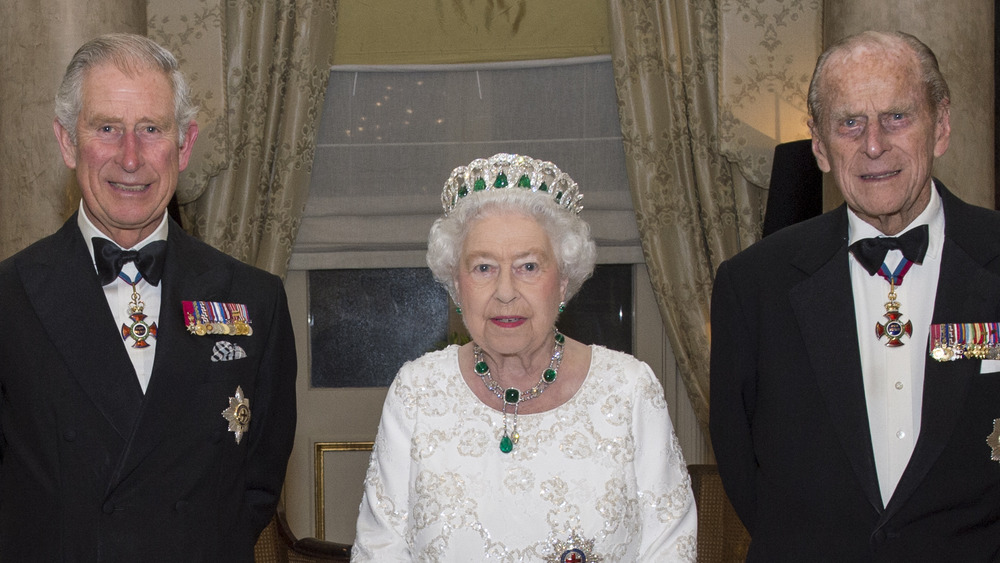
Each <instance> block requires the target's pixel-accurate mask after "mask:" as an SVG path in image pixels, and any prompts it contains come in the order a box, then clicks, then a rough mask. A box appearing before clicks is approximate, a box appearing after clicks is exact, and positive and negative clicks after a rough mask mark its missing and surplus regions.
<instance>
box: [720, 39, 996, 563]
mask: <svg viewBox="0 0 1000 563" xmlns="http://www.w3.org/2000/svg"><path fill="white" fill-rule="evenodd" d="M809 109H810V117H811V119H810V123H809V126H810V130H811V132H812V137H813V139H812V147H813V153H814V154H815V156H816V161H817V163H818V164H819V167H820V169H822V170H823V171H824V172H827V173H830V174H831V175H832V178H833V180H834V182H835V183H836V185H837V187H838V188H839V189H840V192H841V193H842V194H843V196H844V200H845V202H846V204H845V205H843V206H841V207H840V208H838V209H836V210H834V211H831V212H829V213H826V214H824V215H822V216H820V217H817V218H814V219H811V220H808V221H805V222H803V223H799V224H797V225H793V226H791V227H788V228H786V229H783V230H781V231H778V232H777V233H774V234H772V235H770V236H769V237H768V238H766V239H764V240H762V241H761V242H759V243H757V244H755V245H753V246H751V247H750V248H748V249H747V250H745V251H744V252H741V253H740V254H738V255H736V256H735V257H733V258H732V259H730V260H728V261H726V262H724V263H723V264H722V265H721V266H720V267H719V270H718V273H717V275H716V280H715V287H714V291H713V295H712V366H711V384H712V385H711V417H710V427H711V433H712V442H713V445H714V447H715V454H716V457H717V459H718V464H719V471H720V474H721V476H722V479H723V483H724V484H725V487H726V492H727V493H728V495H729V497H730V499H731V500H732V503H733V506H734V507H735V508H736V511H737V512H738V513H739V515H740V518H741V519H742V520H743V522H744V524H746V527H747V529H748V530H749V532H750V534H751V536H752V543H751V546H750V551H749V554H748V561H767V562H775V561H777V562H781V561H794V562H800V561H838V562H839V561H886V562H895V561H963V562H972V561H983V562H986V561H1000V362H998V361H997V360H998V359H1000V324H998V321H1000V213H997V212H995V211H992V210H986V209H982V208H978V207H974V206H971V205H969V204H966V203H964V202H962V201H961V200H959V199H958V198H957V197H955V196H954V195H952V193H951V192H950V191H948V190H947V189H946V188H945V186H944V184H943V183H942V182H940V181H939V180H937V179H935V178H933V177H932V175H931V168H932V165H933V162H934V159H935V158H937V157H940V156H941V155H942V154H944V152H945V150H946V149H947V148H948V142H949V138H950V134H951V123H950V94H949V92H948V86H947V84H946V82H945V80H944V78H943V77H942V76H941V72H940V70H939V69H938V64H937V60H936V57H935V56H934V54H933V53H932V52H931V50H930V49H929V48H928V47H927V46H926V45H924V44H923V43H921V42H920V41H919V40H918V39H917V38H915V37H913V36H911V35H908V34H905V33H898V32H895V33H892V32H864V33H861V34H858V35H854V36H851V37H848V38H846V39H844V40H842V41H840V42H838V43H837V44H835V45H833V46H832V47H830V48H829V49H828V50H827V51H826V52H825V53H824V54H823V55H822V56H821V57H820V59H819V61H818V63H817V67H816V71H815V73H814V75H813V80H812V84H811V85H810V91H809Z"/></svg>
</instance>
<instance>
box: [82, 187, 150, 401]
mask: <svg viewBox="0 0 1000 563" xmlns="http://www.w3.org/2000/svg"><path fill="white" fill-rule="evenodd" d="M77 224H78V225H79V227H80V232H81V233H83V240H84V241H85V242H86V243H87V250H89V251H90V261H91V262H92V263H93V264H94V271H95V272H96V271H97V263H96V261H95V260H94V245H93V243H92V242H91V240H90V239H91V238H93V237H100V238H103V239H108V237H107V235H105V234H104V233H102V232H101V231H100V230H98V229H97V227H96V226H94V224H93V223H92V222H91V221H90V218H89V217H87V213H86V212H85V211H84V209H83V202H82V201H81V202H80V212H79V213H78V214H77ZM167 225H168V223H167V214H166V213H164V214H163V220H162V221H160V224H159V226H157V227H156V230H155V231H153V233H152V234H151V235H149V236H148V237H146V238H145V239H143V240H142V241H141V242H140V243H139V244H137V245H135V246H133V247H132V248H125V249H123V250H139V249H140V248H142V247H144V246H146V245H147V244H149V243H151V242H154V241H158V240H167ZM108 240H110V239H108ZM122 273H124V274H125V275H127V276H128V277H129V278H131V279H135V276H136V274H137V273H138V270H137V269H136V267H135V264H134V263H132V262H127V263H126V264H125V265H124V266H122ZM162 287H163V281H162V280H161V281H160V285H157V286H154V285H151V284H150V283H149V282H148V281H146V280H145V279H141V280H139V283H137V284H135V289H136V291H137V292H138V293H139V296H140V299H141V300H142V302H143V303H144V304H145V306H144V308H143V310H142V312H143V314H144V315H146V319H145V322H146V324H148V325H152V324H153V323H157V324H159V320H160V294H161V293H162ZM104 297H105V298H106V299H107V300H108V307H110V308H111V314H112V315H114V317H115V320H116V321H117V322H118V323H119V325H124V326H129V325H131V324H132V321H131V319H129V315H131V314H132V313H131V310H130V309H129V303H131V302H132V286H131V285H130V284H129V283H127V282H126V281H125V280H123V279H121V278H120V277H119V278H115V281H113V282H111V283H109V284H108V285H106V286H104ZM118 337H119V338H120V339H121V343H122V346H124V347H125V351H127V352H128V356H129V359H130V360H132V366H133V367H134V368H135V373H136V376H137V377H138V378H139V385H140V386H141V387H142V392H143V393H145V392H146V387H147V386H148V385H149V378H150V376H151V375H152V373H153V358H154V356H155V355H156V338H155V337H153V336H150V337H149V338H147V339H146V342H147V343H148V344H149V346H148V347H146V348H136V347H134V346H132V344H133V340H132V339H131V338H123V337H122V336H121V326H119V332H118Z"/></svg>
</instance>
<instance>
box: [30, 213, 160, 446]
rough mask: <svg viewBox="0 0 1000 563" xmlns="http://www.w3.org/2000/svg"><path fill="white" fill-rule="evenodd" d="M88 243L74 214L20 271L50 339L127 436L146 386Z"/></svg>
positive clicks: (91, 396)
mask: <svg viewBox="0 0 1000 563" xmlns="http://www.w3.org/2000/svg"><path fill="white" fill-rule="evenodd" d="M86 244H87V243H86V242H85V241H84V240H83V236H82V235H81V234H80V229H79V228H78V227H77V224H76V215H73V217H71V218H70V219H69V220H68V221H67V222H66V223H65V224H64V225H63V227H62V228H61V229H60V230H59V231H58V232H57V233H56V237H55V240H53V244H52V245H51V248H50V251H49V252H48V253H47V254H46V255H45V256H44V257H42V258H40V259H39V260H37V261H35V262H29V263H25V264H23V265H22V267H21V269H20V274H21V278H22V280H23V282H24V287H25V288H26V291H27V293H28V296H29V299H31V303H32V306H33V307H34V308H35V310H36V311H37V312H38V317H39V319H41V322H42V324H43V326H44V327H45V330H46V332H47V334H48V339H49V341H50V342H52V343H53V344H54V346H55V347H56V350H57V353H59V354H61V355H62V356H63V358H64V360H65V364H66V366H68V369H69V371H70V372H71V373H72V375H73V377H75V378H76V379H77V381H78V382H79V384H80V387H81V388H82V389H83V392H84V393H86V395H87V397H89V399H90V400H91V401H92V402H93V404H94V405H95V406H96V407H97V409H98V410H99V411H100V412H101V413H102V414H103V415H104V417H105V418H107V420H108V421H109V422H110V423H111V426H112V427H113V428H114V429H115V431H116V432H117V433H118V435H119V436H120V437H121V438H122V440H123V441H124V440H127V438H128V436H129V435H130V433H131V429H132V426H133V424H134V422H135V419H136V416H137V415H138V413H139V409H140V406H141V403H142V389H141V388H140V387H139V381H138V378H137V376H136V374H135V369H134V368H133V367H132V362H131V361H130V360H129V357H128V353H127V352H126V351H125V348H124V346H122V344H121V335H120V333H119V332H118V328H117V322H116V321H115V319H114V316H113V315H112V314H111V309H110V308H109V307H108V302H107V299H106V298H105V297H104V291H103V289H102V288H101V285H100V282H99V281H98V278H97V272H96V271H95V270H94V265H93V263H92V262H91V261H90V253H89V251H88V250H87V247H86ZM42 353H44V352H42Z"/></svg>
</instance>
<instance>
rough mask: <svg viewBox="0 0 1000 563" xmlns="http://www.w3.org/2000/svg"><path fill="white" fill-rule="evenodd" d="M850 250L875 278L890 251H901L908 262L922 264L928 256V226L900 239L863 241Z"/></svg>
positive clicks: (876, 238) (916, 229)
mask: <svg viewBox="0 0 1000 563" xmlns="http://www.w3.org/2000/svg"><path fill="white" fill-rule="evenodd" d="M850 250H851V254H853V255H854V257H855V258H857V259H858V262H860V263H861V265H862V266H864V268H865V270H867V271H868V273H869V274H870V275H873V276H874V275H875V272H878V270H879V268H881V267H882V262H885V255H886V253H887V252H889V251H890V250H900V251H902V252H903V256H904V257H906V259H907V260H909V261H910V262H915V263H917V264H920V263H922V262H923V261H924V254H927V225H920V226H919V227H917V228H915V229H910V230H909V231H906V232H905V233H903V234H902V235H900V236H898V237H875V238H865V239H861V240H859V241H857V242H855V243H854V244H852V245H851V247H850Z"/></svg>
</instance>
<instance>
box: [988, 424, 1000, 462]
mask: <svg viewBox="0 0 1000 563" xmlns="http://www.w3.org/2000/svg"><path fill="white" fill-rule="evenodd" d="M986 443H987V444H988V445H989V446H990V448H992V449H993V455H992V456H991V457H990V459H992V460H993V461H1000V418H998V419H996V420H994V421H993V433H992V434H990V435H989V436H987V437H986Z"/></svg>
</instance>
